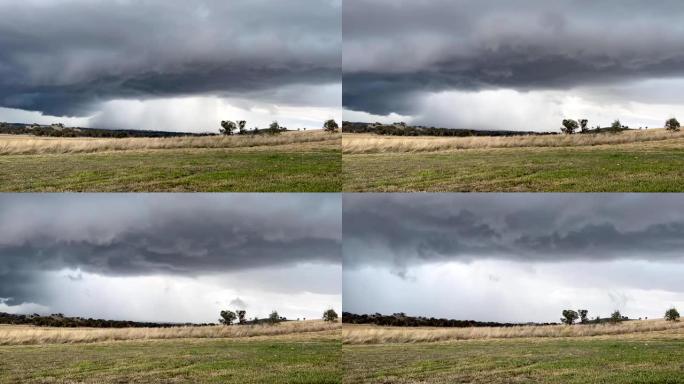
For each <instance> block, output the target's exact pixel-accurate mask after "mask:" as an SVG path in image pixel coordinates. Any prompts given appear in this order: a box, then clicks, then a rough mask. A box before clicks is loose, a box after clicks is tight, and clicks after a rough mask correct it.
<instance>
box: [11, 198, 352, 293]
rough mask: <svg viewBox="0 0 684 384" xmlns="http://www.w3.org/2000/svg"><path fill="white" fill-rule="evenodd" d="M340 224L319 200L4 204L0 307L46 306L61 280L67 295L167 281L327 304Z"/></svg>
mask: <svg viewBox="0 0 684 384" xmlns="http://www.w3.org/2000/svg"><path fill="white" fill-rule="evenodd" d="M340 217H341V202H340V198H339V196H336V195H325V194H320V195H319V194H291V195H290V194H234V195H220V194H219V195H211V194H208V195H204V194H187V195H175V194H154V195H153V194H136V195H108V194H97V195H79V196H76V195H60V194H53V195H41V196H38V195H30V194H29V195H11V194H9V195H8V194H6V195H4V196H1V197H0V298H3V300H4V304H7V305H18V304H22V303H39V304H45V302H46V300H47V299H46V298H48V297H51V295H52V293H51V292H50V289H48V286H49V285H50V284H49V281H50V280H51V279H52V280H54V279H55V278H56V277H55V276H57V275H59V276H61V279H62V280H61V281H62V282H63V283H62V284H67V285H69V284H72V285H73V284H82V283H84V282H87V281H92V280H93V279H97V278H104V279H107V278H114V279H116V278H119V279H124V280H125V279H141V278H142V279H144V278H150V277H164V278H170V279H172V280H173V279H175V278H178V279H209V280H212V279H216V282H215V285H219V286H220V285H221V284H223V285H224V286H225V287H228V288H236V287H242V288H247V287H250V289H252V290H265V291H269V292H274V291H276V292H317V293H320V294H325V295H331V294H334V293H335V292H339V286H337V287H331V286H330V284H334V278H331V273H332V274H333V276H334V272H333V271H334V270H338V271H339V270H340V269H341V241H342V239H341V230H342V229H341V221H340ZM288 274H289V275H292V276H295V278H294V279H292V278H289V277H287V276H286V275H288ZM302 274H304V275H308V274H311V276H310V277H306V276H302ZM226 276H231V277H230V279H228V280H227V281H226V280H225V279H226ZM278 276H281V277H280V278H278ZM319 280H322V281H319ZM141 281H142V280H141ZM297 281H299V283H297ZM234 297H235V296H233V298H234ZM240 301H241V302H242V303H241V305H242V306H247V305H248V303H246V301H245V300H244V298H242V299H241V300H240ZM235 303H236V301H235V300H233V302H232V304H235Z"/></svg>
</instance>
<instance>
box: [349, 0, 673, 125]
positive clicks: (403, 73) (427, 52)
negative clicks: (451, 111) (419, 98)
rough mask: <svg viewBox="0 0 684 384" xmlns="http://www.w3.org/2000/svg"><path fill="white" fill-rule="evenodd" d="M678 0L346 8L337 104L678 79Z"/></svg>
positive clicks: (384, 109)
mask: <svg viewBox="0 0 684 384" xmlns="http://www.w3.org/2000/svg"><path fill="white" fill-rule="evenodd" d="M683 12H684V4H683V3H681V2H680V1H674V0H670V1H660V2H658V3H647V2H643V1H637V0H632V1H622V0H620V1H618V0H609V1H601V2H595V1H588V0H563V1H554V2H549V1H542V0H523V1H516V2H510V1H504V0H490V1H477V2H476V1H470V0H457V1H448V0H435V1H408V0H406V1H404V0H400V1H392V2H389V1H384V0H350V1H345V2H344V5H343V37H344V44H343V81H344V91H343V102H344V105H345V107H346V108H347V109H351V110H359V111H365V112H370V113H374V114H383V115H384V114H389V113H390V112H396V113H399V114H404V115H406V114H413V113H416V112H417V111H416V106H415V103H414V102H412V100H413V99H414V98H415V96H416V94H420V93H423V92H438V91H444V90H452V89H458V90H480V89H492V88H513V89H517V90H521V91H529V90H539V89H569V88H573V87H578V86H585V85H591V86H595V85H607V86H609V85H616V84H621V83H625V82H632V81H637V80H645V79H656V78H668V77H673V78H674V77H682V76H683V75H684V69H683V68H684V50H682V47H681V43H680V42H681V41H682V39H683V38H684V35H683V32H682V30H681V29H678V28H673V26H674V25H677V24H678V23H679V18H680V15H681V14H682V13H683Z"/></svg>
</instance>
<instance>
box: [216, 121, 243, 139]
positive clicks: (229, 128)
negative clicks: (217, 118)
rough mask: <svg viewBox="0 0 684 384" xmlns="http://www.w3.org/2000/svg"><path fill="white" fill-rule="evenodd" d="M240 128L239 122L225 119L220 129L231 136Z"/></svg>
mask: <svg viewBox="0 0 684 384" xmlns="http://www.w3.org/2000/svg"><path fill="white" fill-rule="evenodd" d="M237 128H238V126H237V124H235V122H233V121H229V120H224V121H222V122H221V129H219V132H221V133H222V134H224V135H226V136H230V135H232V134H233V131H235V130H236V129H237Z"/></svg>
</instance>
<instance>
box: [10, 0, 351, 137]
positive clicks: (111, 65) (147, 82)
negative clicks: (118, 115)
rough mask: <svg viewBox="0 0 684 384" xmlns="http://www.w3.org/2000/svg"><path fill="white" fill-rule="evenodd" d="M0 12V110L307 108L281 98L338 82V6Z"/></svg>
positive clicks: (172, 5) (65, 1)
mask: <svg viewBox="0 0 684 384" xmlns="http://www.w3.org/2000/svg"><path fill="white" fill-rule="evenodd" d="M0 14H2V15H4V16H5V17H3V18H2V21H0V106H2V107H7V108H13V109H19V110H27V111H39V112H41V113H44V114H45V115H51V116H81V117H85V116H88V117H91V116H96V115H97V114H98V113H99V112H100V111H101V110H102V108H103V107H102V105H103V104H106V103H107V102H110V101H113V100H142V101H146V100H159V99H175V98H188V97H219V98H225V99H238V100H237V101H234V103H240V102H241V103H242V104H246V105H247V107H246V109H247V110H249V109H250V108H256V107H262V108H263V105H261V104H268V103H270V104H277V105H283V104H285V105H294V106H311V104H310V100H307V99H306V98H304V99H302V98H301V97H292V95H293V94H295V95H296V94H301V93H304V92H303V91H304V90H308V91H311V90H312V89H313V92H316V90H317V89H318V88H320V87H323V88H325V87H329V86H331V85H337V86H338V87H339V86H340V83H341V28H340V24H341V2H340V1H339V0H324V1H319V0H293V1H278V2H274V1H267V0H256V1H254V0H249V1H247V0H236V1H229V2H227V1H216V0H203V1H200V2H191V3H188V2H182V1H160V0H146V1H141V2H140V1H84V0H61V1H57V0H50V1H25V2H7V1H4V2H0ZM283 89H289V90H288V91H283ZM293 89H295V91H293ZM338 89H339V88H338ZM240 100H241V101H240ZM336 101H337V98H336V97H333V98H328V99H327V100H319V101H318V102H317V103H316V104H314V106H326V107H332V104H335V103H336ZM337 107H338V108H339V104H337ZM95 121H96V122H98V123H99V124H100V125H102V124H106V120H105V121H103V120H102V119H99V120H95ZM188 129H189V128H188Z"/></svg>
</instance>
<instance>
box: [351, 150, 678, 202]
mask: <svg viewBox="0 0 684 384" xmlns="http://www.w3.org/2000/svg"><path fill="white" fill-rule="evenodd" d="M342 162H343V190H344V191H346V192H359V191H373V192H401V191H407V192H408V191H429V192H471V191H473V192H683V191H684V146H681V145H675V146H668V145H662V146H661V143H641V144H637V145H615V146H601V147H573V148H505V149H485V150H480V149H476V150H462V151H453V152H435V153H386V154H373V155H346V154H345V155H344V156H343V161H342Z"/></svg>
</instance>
